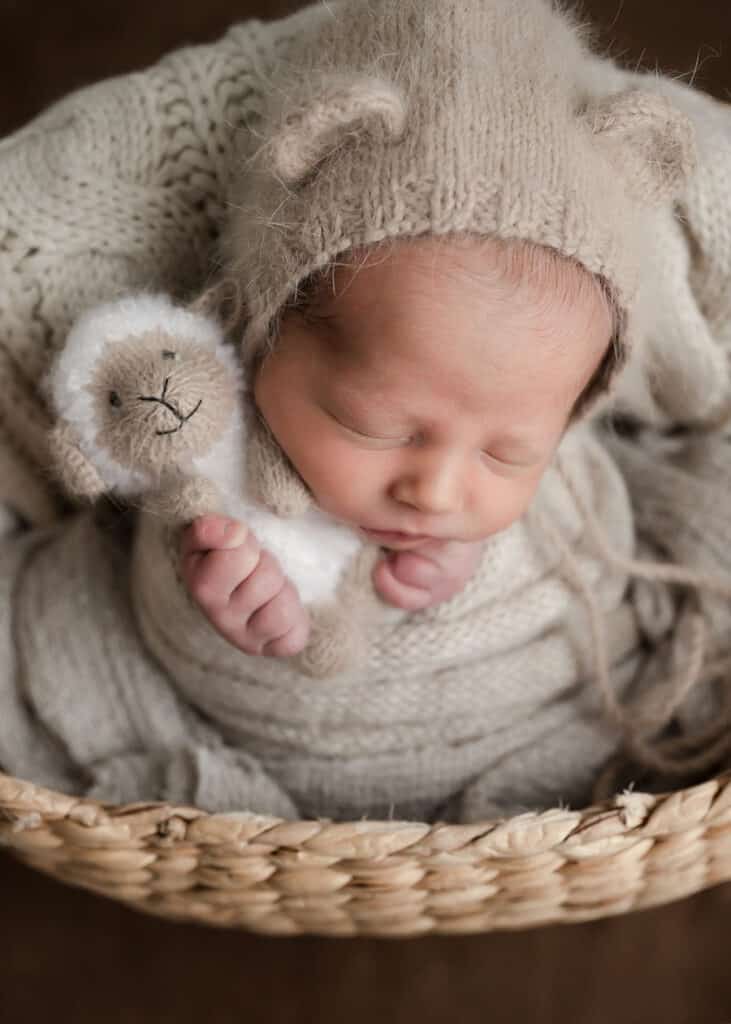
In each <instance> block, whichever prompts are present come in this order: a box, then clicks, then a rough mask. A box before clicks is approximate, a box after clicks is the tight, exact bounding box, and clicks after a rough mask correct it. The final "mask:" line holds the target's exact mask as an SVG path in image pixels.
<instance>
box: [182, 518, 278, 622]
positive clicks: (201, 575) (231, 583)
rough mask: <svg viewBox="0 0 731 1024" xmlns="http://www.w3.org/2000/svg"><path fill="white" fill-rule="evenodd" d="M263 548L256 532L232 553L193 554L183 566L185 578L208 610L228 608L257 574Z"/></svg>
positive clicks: (188, 556)
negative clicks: (245, 582)
mask: <svg viewBox="0 0 731 1024" xmlns="http://www.w3.org/2000/svg"><path fill="white" fill-rule="evenodd" d="M260 557H261V549H260V547H259V544H258V542H257V540H256V538H255V537H254V535H253V533H250V534H248V536H247V538H246V540H245V541H244V543H243V544H241V545H240V546H239V547H237V548H234V549H233V550H232V551H227V550H225V549H220V550H214V551H207V552H205V553H201V552H196V551H194V552H193V553H192V554H190V555H187V556H186V557H185V558H184V559H183V560H182V563H181V573H182V576H183V579H184V581H185V583H186V585H187V587H188V589H189V590H190V591H191V593H192V594H193V596H194V597H195V598H196V600H197V601H198V602H199V604H201V605H202V606H203V607H204V608H205V609H206V610H207V611H220V610H223V609H225V608H227V607H228V603H229V601H230V598H231V595H232V594H233V593H234V591H236V590H237V589H238V587H239V586H240V585H241V583H242V580H247V579H248V578H249V577H250V576H251V575H252V573H254V572H255V570H256V567H257V565H258V564H259V560H260Z"/></svg>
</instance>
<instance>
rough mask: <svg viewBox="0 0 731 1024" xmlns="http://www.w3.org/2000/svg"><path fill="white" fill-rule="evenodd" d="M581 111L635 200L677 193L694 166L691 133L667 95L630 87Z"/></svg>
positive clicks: (656, 199)
mask: <svg viewBox="0 0 731 1024" xmlns="http://www.w3.org/2000/svg"><path fill="white" fill-rule="evenodd" d="M584 116H585V117H586V119H587V121H588V123H589V125H590V127H591V130H592V131H593V133H594V137H595V139H596V141H597V142H598V143H599V144H600V145H601V146H604V147H605V148H606V151H607V154H608V156H609V158H610V159H611V160H612V162H613V163H614V164H615V165H616V167H617V170H618V171H619V173H620V174H621V175H622V176H623V178H624V179H625V180H626V182H627V188H628V191H629V192H630V193H631V194H632V195H633V196H634V198H635V199H638V200H640V201H643V202H645V203H649V204H650V205H655V204H659V203H661V202H663V200H665V199H673V198H676V197H678V196H679V195H680V194H681V192H682V191H683V189H684V188H685V186H686V185H687V183H688V181H689V180H690V177H691V175H692V174H693V172H694V170H695V168H696V162H697V156H696V148H695V136H694V131H693V125H692V124H691V122H690V120H689V119H688V118H687V117H686V116H685V114H683V113H682V112H681V111H680V110H678V109H677V108H676V107H675V106H674V105H673V104H672V103H671V102H670V100H668V99H666V97H664V96H660V95H659V94H658V93H654V92H648V91H646V90H644V89H629V90H626V91H624V92H621V93H617V94H615V95H613V96H608V97H605V98H603V99H602V100H599V101H598V102H596V103H592V104H591V105H589V106H588V107H587V109H586V110H585V112H584Z"/></svg>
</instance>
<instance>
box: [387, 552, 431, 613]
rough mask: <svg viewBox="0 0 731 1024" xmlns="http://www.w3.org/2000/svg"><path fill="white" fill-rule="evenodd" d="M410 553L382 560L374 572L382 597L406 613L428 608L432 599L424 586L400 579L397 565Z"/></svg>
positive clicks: (428, 590)
mask: <svg viewBox="0 0 731 1024" xmlns="http://www.w3.org/2000/svg"><path fill="white" fill-rule="evenodd" d="M407 554H409V552H407V551H404V552H401V553H399V554H398V555H396V556H395V557H394V556H390V557H388V558H384V559H382V560H381V561H380V562H379V563H378V564H377V565H376V567H375V569H374V570H373V584H374V586H375V587H376V590H377V591H378V593H379V594H380V595H381V597H382V598H383V599H384V600H385V601H387V602H388V604H392V605H394V606H395V607H396V608H403V609H404V610H405V611H410V612H417V611H421V610H422V609H423V608H426V607H427V606H428V605H429V604H430V602H431V599H432V593H431V590H430V589H428V588H427V587H424V586H416V585H415V584H410V583H405V582H403V580H401V579H400V578H399V575H398V572H399V570H398V567H397V563H398V560H399V559H400V558H403V557H405V556H406V555H407Z"/></svg>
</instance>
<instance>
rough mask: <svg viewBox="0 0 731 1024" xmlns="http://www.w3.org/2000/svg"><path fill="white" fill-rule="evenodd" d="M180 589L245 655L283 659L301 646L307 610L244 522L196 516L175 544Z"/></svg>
mask: <svg viewBox="0 0 731 1024" xmlns="http://www.w3.org/2000/svg"><path fill="white" fill-rule="evenodd" d="M180 554H181V569H182V575H183V580H184V581H185V585H186V586H187V588H188V590H189V591H190V594H191V596H192V598H193V599H194V601H195V602H196V603H197V604H198V605H199V607H200V608H201V610H202V611H203V613H204V615H205V616H206V618H207V619H208V620H209V622H210V623H211V625H212V626H214V627H215V629H217V630H218V632H219V633H220V634H221V636H222V637H224V639H226V640H228V641H229V643H231V644H233V645H234V647H237V648H238V649H239V650H240V651H243V652H244V653H245V654H261V655H267V656H274V657H279V658H288V657H290V656H292V655H294V654H299V653H300V651H302V650H304V648H305V646H306V645H307V640H308V636H309V631H310V625H309V619H308V615H307V612H306V611H305V609H304V607H303V606H302V604H301V602H300V599H299V595H298V594H297V591H296V590H295V588H294V586H293V585H292V583H290V581H289V580H288V579H287V578H286V577H285V575H284V573H283V572H282V570H281V569H280V568H279V564H278V562H277V561H276V559H275V558H274V556H273V555H271V554H269V552H268V551H263V550H262V549H261V547H260V546H259V542H258V541H257V539H256V537H255V536H254V534H253V533H251V531H250V530H248V529H247V527H246V525H245V524H244V523H240V522H237V521H236V520H235V519H225V518H222V517H220V516H210V515H209V516H201V517H200V518H199V519H196V520H194V522H193V523H192V524H191V525H190V526H189V527H188V528H187V529H186V530H185V532H184V533H183V538H182V544H181V552H180Z"/></svg>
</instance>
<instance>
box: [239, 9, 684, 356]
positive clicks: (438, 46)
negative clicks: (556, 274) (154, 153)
mask: <svg viewBox="0 0 731 1024" xmlns="http://www.w3.org/2000/svg"><path fill="white" fill-rule="evenodd" d="M324 6H325V7H326V11H327V14H326V16H325V17H323V18H320V19H318V20H317V21H316V23H315V24H314V25H313V26H312V27H310V28H309V29H308V28H305V29H304V31H303V32H302V33H301V34H300V35H299V36H298V38H297V39H296V40H295V41H293V43H292V46H291V49H289V50H288V51H287V55H286V60H282V61H281V62H280V63H279V64H278V66H277V67H276V68H275V69H274V70H273V72H272V75H271V82H270V89H269V93H268V98H267V101H266V103H265V107H264V109H263V110H262V113H261V118H260V119H259V120H258V121H257V122H256V124H255V126H254V132H253V137H254V139H255V148H254V150H253V151H252V152H249V153H248V155H247V156H246V157H245V159H244V166H243V169H242V173H241V174H240V177H239V182H238V191H237V192H236V191H235V192H234V195H233V197H232V199H233V202H232V219H231V223H230V226H229V231H228V238H227V239H226V242H225V244H226V246H227V252H226V254H225V261H226V264H227V271H228V274H229V277H230V278H233V280H234V281H235V282H236V287H237V289H238V291H239V294H240V298H241V304H242V305H243V308H244V312H245V322H244V323H245V326H244V330H243V352H244V358H245V361H246V362H248V360H249V359H251V358H252V357H253V356H255V355H256V354H257V353H259V352H261V351H262V349H263V347H264V346H266V345H267V343H268V341H269V340H270V339H272V338H273V337H274V336H275V335H276V330H277V321H278V318H279V317H280V316H281V313H282V311H283V308H284V306H285V304H286V303H287V302H289V301H291V300H292V299H293V298H296V295H297V289H298V286H299V285H300V284H301V283H302V282H303V281H304V280H305V279H306V278H307V277H308V276H310V275H311V274H313V272H315V271H317V270H322V269H323V268H325V267H327V266H328V265H330V264H331V263H332V262H333V261H334V260H335V258H336V257H337V256H338V255H339V254H342V253H344V252H346V251H347V250H350V249H353V248H359V247H362V246H368V245H371V244H373V243H378V242H381V241H383V240H384V239H397V238H415V237H417V236H420V235H433V236H437V235H446V234H451V233H456V232H459V233H468V234H474V235H478V236H483V237H484V236H492V237H494V238H499V239H506V240H507V239H521V240H525V241H530V242H534V243H537V244H540V245H545V246H550V247H552V248H553V249H554V250H556V251H558V252H559V253H561V254H562V255H564V256H567V257H573V258H574V259H576V260H578V261H579V262H580V263H581V264H583V266H584V267H585V268H586V269H587V270H589V271H590V272H591V273H592V274H595V275H599V276H600V277H601V278H602V279H603V281H604V283H605V285H606V286H607V289H608V291H609V292H610V294H611V295H612V298H613V301H614V305H615V308H616V309H617V311H618V313H619V316H618V321H619V323H618V326H617V335H616V337H615V342H616V343H618V344H619V345H620V346H621V352H622V353H626V351H627V350H628V349H629V347H630V346H631V343H632V317H631V311H632V307H633V303H634V301H635V299H636V296H637V292H638V285H639V266H640V260H641V255H640V252H641V244H642V232H643V222H642V221H643V212H644V211H646V210H648V209H650V208H651V207H653V206H655V205H657V204H658V203H661V202H663V201H665V200H667V199H671V198H673V197H674V196H676V195H678V194H679V193H680V191H682V189H683V187H684V185H685V184H686V182H687V180H688V178H689V176H690V174H691V172H692V171H693V169H694V163H695V149H694V141H693V133H692V126H691V124H690V122H689V120H688V119H687V118H686V117H685V115H683V114H681V113H680V112H679V111H677V110H676V109H675V107H674V106H673V105H672V104H671V103H670V102H669V101H668V100H666V99H665V98H664V97H661V96H659V95H656V94H654V93H651V92H647V91H644V90H636V89H630V90H626V91H623V92H619V93H616V94H614V95H611V96H608V97H607V96H603V97H600V96H598V95H596V94H594V93H593V92H592V87H591V84H590V82H591V76H590V75H588V74H586V73H585V71H584V69H585V67H586V64H587V57H588V56H589V55H590V54H591V50H590V43H591V35H592V32H591V30H590V29H589V28H588V27H587V26H586V25H585V24H582V23H580V22H579V21H578V19H577V17H576V15H575V14H574V13H573V12H571V11H568V10H566V9H563V8H561V7H559V6H558V5H557V3H556V2H553V0H342V2H339V3H338V2H333V0H328V3H327V4H326V5H324ZM620 361H621V360H620Z"/></svg>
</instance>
